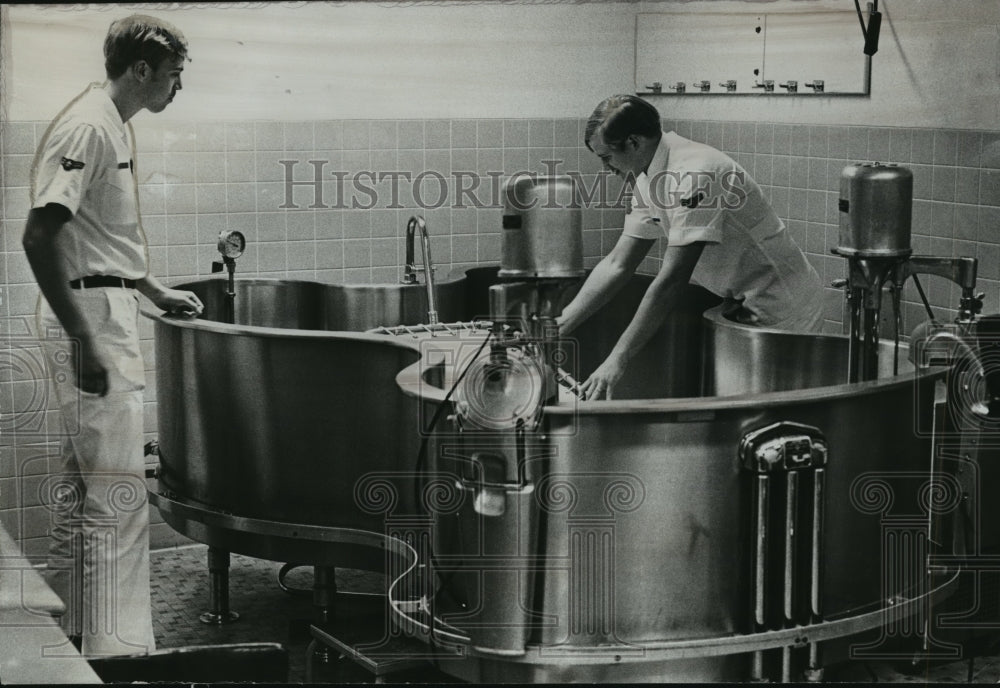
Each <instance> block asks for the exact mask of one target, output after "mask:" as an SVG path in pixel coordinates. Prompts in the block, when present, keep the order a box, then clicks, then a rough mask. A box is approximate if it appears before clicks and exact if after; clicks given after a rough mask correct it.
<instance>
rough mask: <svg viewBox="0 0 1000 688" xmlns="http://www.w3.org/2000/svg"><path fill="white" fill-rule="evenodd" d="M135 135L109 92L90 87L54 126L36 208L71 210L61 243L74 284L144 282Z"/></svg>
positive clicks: (35, 174)
mask: <svg viewBox="0 0 1000 688" xmlns="http://www.w3.org/2000/svg"><path fill="white" fill-rule="evenodd" d="M132 150H133V147H132V145H131V141H130V136H129V131H128V129H127V128H126V126H125V123H124V122H122V118H121V115H120V114H119V112H118V109H117V108H116V107H115V104H114V102H112V100H111V97H110V95H109V94H108V92H107V90H106V89H105V88H103V87H102V86H101V85H99V84H92V85H91V86H90V88H88V89H87V90H86V91H85V92H84V93H83V94H81V95H80V96H79V97H78V98H77V99H76V100H75V101H73V102H72V103H70V105H69V106H68V107H67V108H66V110H64V111H63V112H62V114H60V115H59V117H57V118H56V120H55V121H54V122H53V123H52V125H51V126H50V127H49V130H48V131H47V132H46V134H45V138H44V139H43V140H42V142H41V144H40V145H39V149H38V153H37V155H36V156H35V163H34V167H33V169H32V179H31V207H32V208H43V207H45V206H46V205H47V204H49V203H58V204H59V205H62V206H65V207H66V208H67V209H68V210H69V211H70V212H71V213H72V214H73V216H72V218H71V219H70V220H69V222H68V223H67V224H66V225H65V226H64V227H63V229H62V231H60V232H59V234H58V235H57V237H56V241H57V245H58V247H59V253H60V255H61V256H62V257H63V260H64V261H65V268H66V272H67V275H68V276H69V278H70V279H71V280H73V279H77V278H80V277H86V276H89V275H113V276H117V277H126V278H129V279H140V278H142V277H145V276H146V270H147V267H146V266H147V261H146V241H145V238H144V237H143V234H142V229H141V227H140V226H139V211H138V205H137V200H136V185H135V178H134V176H133V175H134V162H133V159H132Z"/></svg>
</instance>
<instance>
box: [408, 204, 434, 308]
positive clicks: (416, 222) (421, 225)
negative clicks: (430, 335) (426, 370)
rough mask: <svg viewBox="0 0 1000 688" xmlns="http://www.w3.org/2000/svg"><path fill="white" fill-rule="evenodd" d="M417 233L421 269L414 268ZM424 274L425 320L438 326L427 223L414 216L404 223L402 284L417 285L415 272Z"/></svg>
mask: <svg viewBox="0 0 1000 688" xmlns="http://www.w3.org/2000/svg"><path fill="white" fill-rule="evenodd" d="M417 231H419V232H420V254H421V256H422V258H423V263H424V265H423V267H422V268H417V267H416V266H414V264H413V261H414V249H413V242H414V240H415V238H416V233H417ZM418 269H419V270H422V271H423V273H424V283H425V284H426V285H427V320H428V324H429V325H437V324H438V313H437V300H436V299H435V298H434V293H435V292H434V265H433V264H432V262H431V242H430V239H429V238H428V236H427V223H426V222H424V218H422V217H420V216H419V215H415V216H413V217H411V218H410V221H409V222H407V223H406V266H405V267H404V269H403V279H402V280H401V282H402V283H403V284H416V283H417V270H418Z"/></svg>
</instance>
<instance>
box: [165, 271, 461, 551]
mask: <svg viewBox="0 0 1000 688" xmlns="http://www.w3.org/2000/svg"><path fill="white" fill-rule="evenodd" d="M178 286H179V287H180V288H184V289H190V290H192V291H194V292H195V293H197V294H198V295H199V297H200V298H201V299H202V302H203V303H204V304H205V312H204V313H203V314H202V316H201V317H200V318H199V319H196V320H191V319H187V318H174V317H169V316H165V315H160V314H157V315H153V314H151V313H147V315H148V316H149V317H151V318H153V319H154V321H155V327H154V330H155V339H156V377H157V399H158V409H157V410H158V417H159V446H160V487H161V489H163V490H166V491H167V492H168V493H171V494H174V495H177V496H178V497H181V498H183V499H186V500H189V501H191V502H193V503H196V504H201V505H207V506H209V507H211V508H214V509H217V510H220V511H223V512H226V513H231V514H234V515H236V516H239V517H248V518H266V519H269V520H274V521H285V522H289V523H292V524H294V523H306V524H314V525H322V526H338V527H345V528H363V529H368V530H373V531H375V532H382V531H383V530H384V527H385V526H384V524H385V515H386V514H385V512H384V511H383V512H379V511H378V509H375V510H374V513H373V510H372V509H371V508H367V509H366V508H365V505H364V504H361V503H359V499H358V497H357V495H356V494H355V490H356V487H357V483H358V482H359V480H360V479H361V477H362V476H364V475H366V474H372V473H379V472H382V473H398V474H400V475H399V477H398V478H393V479H392V480H390V482H392V483H393V485H392V487H391V491H392V492H393V493H394V494H395V497H394V499H395V500H397V503H396V504H395V508H398V509H399V510H401V511H412V508H413V485H412V479H411V478H410V477H407V476H406V472H407V471H408V470H409V469H411V468H412V466H413V465H414V463H415V461H416V457H417V453H418V451H419V442H420V434H419V432H418V427H417V425H418V420H419V417H420V413H419V408H418V402H416V400H414V399H413V398H412V397H408V396H406V395H404V394H403V393H402V392H401V391H400V390H399V388H398V387H397V386H396V385H395V382H394V380H395V376H396V374H397V373H398V372H399V371H400V370H401V369H402V368H405V367H406V366H408V365H410V364H412V363H413V362H415V361H416V360H417V359H418V358H419V353H418V350H417V346H416V344H415V343H414V342H412V341H409V340H406V339H403V338H396V337H386V336H379V335H370V334H361V333H353V332H349V331H346V330H350V329H352V328H353V329H359V330H360V329H368V328H372V327H375V326H377V325H389V326H391V325H398V324H401V323H403V322H409V323H416V322H423V321H424V320H425V319H426V308H427V299H426V292H425V291H424V288H423V285H396V284H390V285H329V284H320V283H315V282H299V281H283V280H262V279H247V280H242V279H238V280H236V282H235V286H236V299H235V306H236V308H235V322H234V323H231V324H230V323H225V322H220V321H221V320H222V318H223V314H224V312H225V311H224V309H225V305H226V300H225V286H226V282H225V280H224V279H209V280H203V281H199V282H193V283H188V284H183V285H178ZM439 294H440V304H441V305H440V306H439V308H441V309H442V311H443V312H444V313H445V314H446V316H447V317H448V318H449V319H456V320H457V319H460V318H461V317H462V315H463V304H464V284H463V282H462V280H461V279H456V280H446V281H444V282H442V284H441V285H440V287H439ZM368 506H369V507H370V506H371V505H368ZM390 506H392V505H390ZM175 527H178V529H181V530H182V532H187V531H188V530H190V531H191V532H190V534H191V535H192V536H195V537H199V539H204V538H206V537H211V538H212V544H213V545H214V546H222V547H226V546H228V548H229V549H232V550H233V551H244V552H246V551H248V550H252V551H261V552H271V551H279V550H280V545H281V543H280V542H277V543H276V541H274V539H273V538H270V539H265V538H262V537H258V536H256V535H254V534H253V533H237V532H236V531H235V530H233V529H229V530H228V531H225V532H223V531H218V529H215V530H212V529H210V528H209V529H208V531H210V532H208V533H206V532H204V531H206V526H204V524H201V525H198V524H194V522H193V520H192V519H184V520H178V521H177V523H176V524H175ZM290 532H291V531H290Z"/></svg>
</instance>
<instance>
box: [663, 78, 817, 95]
mask: <svg viewBox="0 0 1000 688" xmlns="http://www.w3.org/2000/svg"><path fill="white" fill-rule="evenodd" d="M691 86H693V87H694V88H695V89H697V90H698V92H699V93H708V92H710V91H711V90H712V82H711V81H709V80H708V79H704V80H702V81H694V82H692V83H691ZM719 86H722V87H723V88H724V89H726V92H727V93H735V92H736V79H728V80H726V81H723V82H722V83H720V84H719ZM778 86H779V87H780V88H784V89H788V92H789V93H798V91H799V82H798V81H795V80H793V79H789V80H788V81H786V82H785V83H783V84H778ZM804 86H805V87H806V88H811V89H812V90H813V91H814V92H815V93H823V89H824V83H823V80H822V79H813V80H812V81H810V82H808V83H806V84H804ZM646 88H648V89H649V90H650V91H651V92H653V93H663V83H662V82H660V81H654V82H653V83H652V85H650V86H647V87H646ZM667 88H669V89H671V90H672V91H676V92H677V93H685V92H687V84H686V83H684V82H683V81H678V82H677V83H676V84H671V85H668V86H667ZM752 88H762V89H764V93H773V92H774V79H765V80H764V81H762V82H759V83H758V82H754V85H753V87H752Z"/></svg>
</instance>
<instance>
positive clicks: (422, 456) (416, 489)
mask: <svg viewBox="0 0 1000 688" xmlns="http://www.w3.org/2000/svg"><path fill="white" fill-rule="evenodd" d="M492 337H493V331H492V330H487V332H486V336H485V337H484V338H483V343H482V344H480V345H479V348H478V349H477V350H476V353H475V354H474V355H473V356H472V358H471V359H470V360H469V363H468V365H466V366H465V368H464V369H463V370H462V372H461V374H460V375H459V376H458V377H457V378H456V379H455V381H454V382H453V383H452V385H451V389H449V390H448V393H447V394H445V396H444V399H443V400H442V401H441V403H440V404H439V405H438V407H437V410H436V411H435V412H434V415H433V416H431V422H430V423H429V424H428V426H427V430H426V431H425V432H424V436H423V438H422V439H421V440H420V451H419V452H417V462H416V465H415V467H414V476H413V498H414V503H415V505H416V506H417V507H418V508H420V507H421V505H422V504H423V500H421V498H420V497H421V494H422V492H423V485H424V483H423V481H422V479H421V478H422V473H423V470H424V468H425V467H426V466H427V444H428V442H429V441H430V437H431V434H432V433H433V432H434V428H435V427H437V424H438V421H440V420H441V415H442V414H443V413H444V410H445V409H446V408H448V405H449V402H450V401H451V397H452V395H453V394H454V393H455V390H456V389H458V385H459V384H461V382H462V380H463V379H464V378H465V375H466V373H468V372H469V370H470V369H471V368H472V364H473V363H475V362H476V361H477V360H479V356H480V354H482V352H483V349H485V348H486V345H487V344H488V343H489V341H490V339H491V338H492ZM423 511H424V513H426V510H423ZM428 552H429V554H430V559H431V569H432V570H435V569H437V566H436V563H437V558H436V557H435V556H434V548H433V546H431V547H430V548H429V549H428ZM454 575H455V571H451V572H450V573H449V575H448V577H447V578H444V577H443V576H442V580H441V581H440V584H439V585H438V586H437V587H436V589H435V591H434V595H432V597H431V599H430V600H429V605H430V609H429V612H428V616H429V620H428V627H429V630H430V639H431V642H432V643H433V641H434V623H435V619H436V616H435V614H434V598H436V597H437V595H438V593H440V592H441V591H442V590H443V589H444V587H445V585H447V583H448V581H450V580H451V578H452V576H454ZM432 664H434V665H435V666H436V665H437V662H436V661H434V660H433V659H432Z"/></svg>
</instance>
